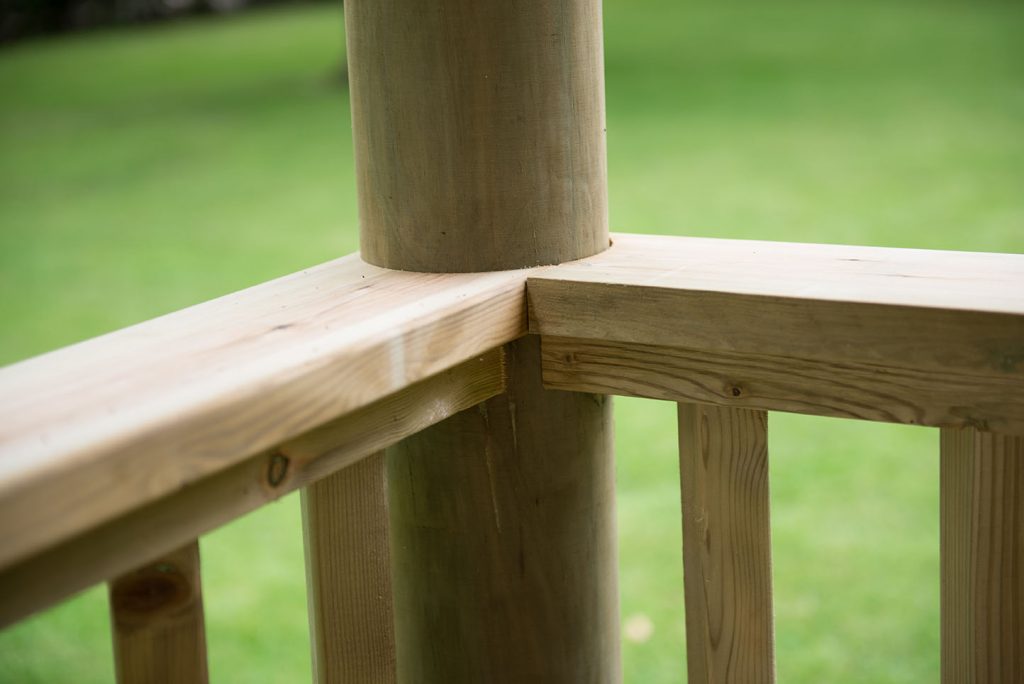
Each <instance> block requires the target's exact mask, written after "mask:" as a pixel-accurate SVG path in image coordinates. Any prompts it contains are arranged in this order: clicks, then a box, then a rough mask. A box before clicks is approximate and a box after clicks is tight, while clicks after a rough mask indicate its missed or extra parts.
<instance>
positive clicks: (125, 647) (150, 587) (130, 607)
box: [110, 541, 208, 684]
mask: <svg viewBox="0 0 1024 684" xmlns="http://www.w3.org/2000/svg"><path fill="white" fill-rule="evenodd" d="M110 622H111V627H112V628H113V645H114V669H115V671H116V673H117V681H118V682H121V683H122V684H132V683H134V682H148V683H150V684H205V683H206V682H207V681H208V673H207V666H206V630H205V626H204V624H203V591H202V582H201V579H200V572H199V542H198V541H193V542H191V543H190V544H187V545H185V546H183V547H181V548H180V549H175V550H174V551H172V552H170V553H167V554H164V555H163V556H161V557H160V558H158V559H155V560H154V561H152V562H150V563H147V564H146V565H145V566H143V567H140V568H136V569H134V570H132V571H131V572H128V573H125V574H124V575H122V576H120V577H118V578H116V579H114V580H112V581H111V582H110Z"/></svg>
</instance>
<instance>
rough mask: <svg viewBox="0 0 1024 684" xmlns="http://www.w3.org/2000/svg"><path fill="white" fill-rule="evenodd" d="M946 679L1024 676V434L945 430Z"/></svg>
mask: <svg viewBox="0 0 1024 684" xmlns="http://www.w3.org/2000/svg"><path fill="white" fill-rule="evenodd" d="M941 450H942V457H941V480H940V489H941V498H940V526H941V546H940V548H941V555H942V563H941V565H942V583H941V585H942V630H941V631H942V681H943V682H945V683H946V684H953V683H954V682H978V683H979V684H982V683H986V682H993V683H994V682H1020V681H1024V438H1022V437H1019V436H1008V435H999V434H991V433H985V432H979V431H978V430H974V429H972V428H966V429H944V430H942V435H941Z"/></svg>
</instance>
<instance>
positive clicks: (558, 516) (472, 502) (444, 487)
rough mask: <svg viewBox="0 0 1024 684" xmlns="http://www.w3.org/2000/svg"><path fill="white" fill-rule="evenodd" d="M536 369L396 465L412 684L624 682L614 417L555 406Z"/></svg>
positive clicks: (518, 367)
mask: <svg viewBox="0 0 1024 684" xmlns="http://www.w3.org/2000/svg"><path fill="white" fill-rule="evenodd" d="M537 353H538V343H537V340H536V339H535V338H524V339H522V340H519V341H517V342H515V343H513V344H512V345H510V352H509V386H508V391H507V392H506V393H505V394H502V395H499V396H497V397H495V398H493V399H490V400H488V401H486V402H484V403H483V404H480V405H479V406H478V407H477V408H474V409H470V410H469V411H463V412H462V413H460V414H458V415H456V416H453V417H452V418H450V419H448V420H447V421H444V422H443V423H439V424H437V425H435V426H434V427H432V428H429V429H427V430H425V431H423V432H421V433H418V434H416V435H414V436H413V437H410V438H409V439H407V440H405V441H403V442H401V443H400V444H398V445H396V446H395V447H394V448H392V449H390V450H389V453H388V490H389V506H390V511H391V556H392V563H393V568H394V570H393V577H394V596H395V621H396V646H397V652H398V679H399V681H402V682H538V681H551V682H615V681H618V679H619V678H620V676H621V675H620V666H619V641H618V621H619V615H618V592H617V579H616V575H617V566H616V540H615V496H614V486H615V483H614V470H615V468H614V464H613V460H612V430H611V402H610V399H609V398H607V397H603V396H600V395H589V394H579V393H566V392H553V391H545V390H544V389H543V388H542V386H541V380H540V372H539V368H538V364H537V360H536V355H537Z"/></svg>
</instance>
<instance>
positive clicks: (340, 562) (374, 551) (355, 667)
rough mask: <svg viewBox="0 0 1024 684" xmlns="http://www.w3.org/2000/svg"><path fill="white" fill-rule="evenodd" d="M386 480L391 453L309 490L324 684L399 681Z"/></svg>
mask: <svg viewBox="0 0 1024 684" xmlns="http://www.w3.org/2000/svg"><path fill="white" fill-rule="evenodd" d="M384 477H385V473H384V452H378V453H376V454H374V455H372V456H370V457H368V458H365V459H363V460H361V461H359V462H358V463H355V464H353V465H350V466H348V467H346V468H343V469H342V470H339V471H338V472H336V473H334V474H333V475H329V476H327V477H325V478H324V479H322V480H319V481H317V482H315V483H314V484H312V485H310V486H309V487H307V488H306V489H304V490H303V491H302V522H303V529H304V531H305V541H306V573H307V577H308V587H309V588H308V596H309V625H310V642H311V644H312V647H313V673H314V677H315V681H316V682H318V683H319V684H337V683H341V682H351V683H352V684H361V683H364V682H365V683H366V684H377V683H380V684H384V683H388V682H393V681H394V680H395V644H394V628H393V620H392V613H391V578H390V572H391V566H390V562H389V555H388V520H387V499H386V495H385V481H384Z"/></svg>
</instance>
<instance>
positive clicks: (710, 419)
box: [679, 404, 775, 684]
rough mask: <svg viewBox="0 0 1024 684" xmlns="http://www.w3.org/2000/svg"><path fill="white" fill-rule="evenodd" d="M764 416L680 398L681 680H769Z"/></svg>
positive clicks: (771, 646)
mask: <svg viewBox="0 0 1024 684" xmlns="http://www.w3.org/2000/svg"><path fill="white" fill-rule="evenodd" d="M767 425H768V415H767V414H766V413H765V412H764V411H750V410H746V409H734V408H724V407H718V406H703V405H699V404H680V405H679V472H680V475H679V477H680V484H681V489H682V510H683V573H684V580H685V594H686V664H687V671H688V675H689V677H688V681H690V682H693V683H694V684H696V683H698V682H700V683H711V682H716V683H717V682H737V683H753V682H773V681H775V634H774V622H773V614H772V576H771V530H770V528H769V513H768V509H769V502H768V434H767Z"/></svg>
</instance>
